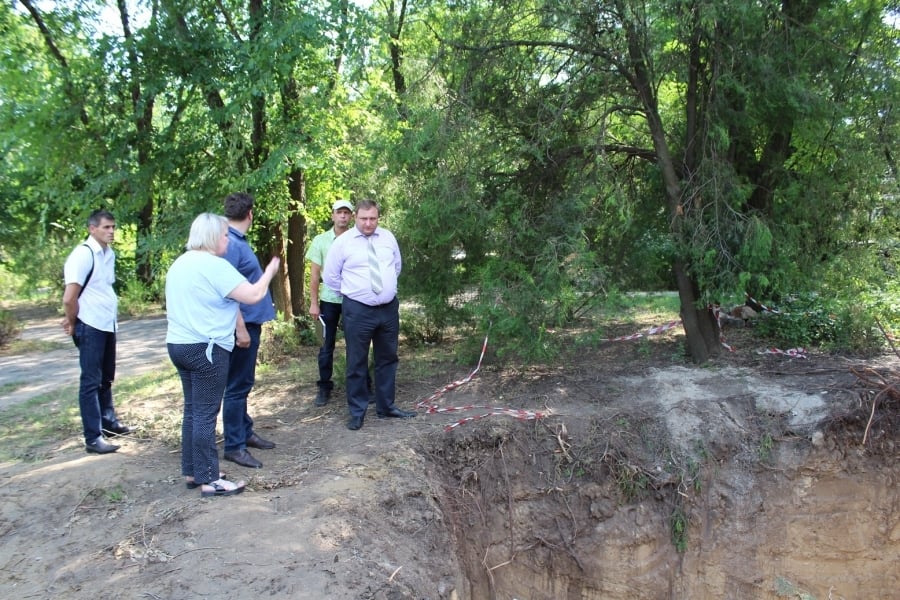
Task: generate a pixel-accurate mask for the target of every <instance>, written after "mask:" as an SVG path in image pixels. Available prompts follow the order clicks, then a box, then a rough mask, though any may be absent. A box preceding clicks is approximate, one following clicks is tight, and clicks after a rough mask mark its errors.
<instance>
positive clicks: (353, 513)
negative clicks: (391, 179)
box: [0, 330, 900, 600]
mask: <svg viewBox="0 0 900 600" xmlns="http://www.w3.org/2000/svg"><path fill="white" fill-rule="evenodd" d="M630 332H631V331H625V330H623V331H621V332H615V333H616V334H619V333H622V334H624V333H630ZM729 341H730V342H731V343H732V344H733V345H735V346H736V347H737V348H738V350H737V352H735V353H734V354H728V355H725V356H723V357H722V358H720V359H718V360H716V361H714V362H713V363H712V364H710V365H707V366H704V367H701V368H697V367H693V366H691V365H689V364H687V363H685V362H684V361H683V359H682V358H681V356H680V355H681V352H680V347H681V336H680V333H679V332H678V331H677V330H676V331H673V332H670V333H668V334H665V335H662V336H658V337H656V338H653V339H650V340H638V341H632V342H617V343H605V344H599V345H597V346H595V347H583V348H577V349H573V351H572V352H571V354H570V355H569V356H567V357H565V359H564V360H562V361H560V362H559V364H554V365H546V366H543V367H530V368H520V367H515V366H512V365H502V366H501V365H499V364H497V362H496V359H495V358H494V357H493V356H492V355H491V353H490V352H489V353H488V356H487V357H486V359H485V363H484V366H483V368H482V369H481V371H480V372H479V373H478V374H477V376H476V377H474V378H473V379H472V381H471V382H469V383H467V384H465V385H462V386H460V387H459V388H457V389H455V390H453V391H449V392H447V393H445V394H443V395H441V396H440V397H439V398H437V399H436V400H435V401H434V402H433V404H434V405H435V406H437V407H440V408H443V409H447V408H453V407H462V406H471V405H476V406H479V407H500V408H510V409H522V410H524V411H531V412H525V413H522V415H520V416H534V415H535V414H536V413H538V412H539V413H541V414H542V415H545V416H543V418H540V419H536V420H521V419H518V418H515V417H513V416H510V415H509V414H503V415H493V416H487V417H484V418H478V419H475V420H471V421H467V422H462V423H461V420H463V419H465V418H469V417H480V416H482V415H485V414H486V413H489V412H492V410H493V409H490V408H477V409H469V410H460V411H453V410H451V411H446V412H435V413H431V414H425V411H423V410H422V409H421V407H420V415H419V416H418V417H417V418H415V419H412V420H408V421H395V420H385V421H381V420H378V419H375V418H374V414H370V415H369V418H367V420H366V422H365V425H364V427H363V428H362V429H361V430H360V431H357V432H353V431H348V430H347V429H346V428H345V427H344V421H345V406H344V405H343V403H342V402H341V401H340V397H341V393H340V392H341V391H342V389H339V390H336V393H335V398H336V399H335V400H334V401H332V403H331V404H330V405H329V406H327V407H325V408H324V409H320V408H316V407H314V406H313V404H312V399H313V396H314V393H315V389H314V384H313V381H314V378H315V375H314V373H315V367H314V356H315V349H314V348H307V349H304V350H303V352H302V355H301V356H299V357H296V358H294V359H291V360H290V361H284V362H282V363H280V364H277V365H267V366H264V367H262V368H261V369H260V376H259V381H258V385H257V389H256V391H255V392H254V394H253V395H252V396H251V407H252V414H253V416H254V418H255V420H256V424H257V430H258V431H259V433H260V434H261V435H263V436H264V437H266V438H269V439H272V440H274V441H276V442H277V444H278V447H277V448H276V449H275V450H271V451H253V452H254V455H255V456H257V457H258V458H259V459H260V460H262V462H263V463H264V468H262V469H260V470H255V471H254V470H248V469H244V468H241V467H238V466H237V465H234V464H232V463H228V462H223V463H222V466H223V468H224V469H225V470H226V471H227V473H228V475H229V477H230V478H234V479H246V480H247V481H248V489H247V491H246V492H245V493H244V494H242V495H240V496H237V497H229V498H212V499H201V498H200V495H199V492H198V491H197V490H187V489H185V486H184V484H183V482H182V479H181V477H180V476H179V457H178V439H177V438H176V437H175V435H177V431H178V430H177V420H178V418H180V403H181V396H180V390H179V389H178V387H177V383H176V381H175V379H174V378H173V377H171V376H170V375H171V374H168V375H167V376H165V377H163V376H161V377H160V378H159V381H158V383H156V384H154V387H153V389H152V390H151V392H149V393H146V394H144V396H143V397H142V398H140V399H139V400H136V401H133V402H130V403H128V404H126V405H124V406H121V407H120V416H121V417H122V419H123V421H126V422H128V423H130V424H135V425H138V426H140V427H141V431H140V433H139V434H138V435H136V436H133V437H131V438H129V439H126V440H124V441H123V442H122V446H123V447H122V449H121V450H120V451H119V452H118V453H117V454H114V455H110V456H93V455H87V454H86V453H85V452H84V451H83V449H82V446H81V440H80V436H79V435H77V433H72V430H69V431H68V432H67V433H66V434H65V437H63V438H61V439H57V440H55V441H54V442H53V443H51V444H49V445H47V446H44V447H41V448H39V449H37V450H36V451H31V452H29V453H28V456H23V458H22V459H20V460H12V461H8V462H5V463H2V464H0V472H2V480H0V493H2V498H3V503H2V505H0V539H2V541H3V543H2V545H0V596H2V597H4V598H22V599H26V598H73V599H78V598H84V599H87V598H93V597H95V596H103V597H111V598H123V599H131V598H134V599H138V598H158V599H167V600H177V599H182V598H183V599H187V598H198V597H200V598H203V597H210V598H229V599H233V600H245V599H247V600H249V599H251V598H253V599H257V598H261V597H272V598H300V599H334V600H343V599H347V600H350V599H385V600H386V599H420V600H422V599H429V600H438V599H450V598H455V599H460V600H465V599H473V600H483V599H487V598H503V599H510V598H518V599H519V600H526V599H529V600H542V599H548V600H549V599H572V600H574V599H575V598H578V599H595V598H596V599H599V598H724V597H728V598H775V597H794V598H827V597H831V598H840V597H844V598H861V597H870V598H871V597H884V598H887V597H891V594H892V593H895V592H896V590H897V589H900V581H898V575H897V573H896V564H898V562H897V561H898V560H900V525H898V515H900V500H898V498H897V482H898V467H897V461H896V458H897V450H896V444H895V442H896V440H897V429H896V421H890V419H891V418H895V417H896V403H893V404H892V403H891V402H885V403H884V404H885V405H886V406H887V409H888V412H887V413H885V412H882V411H876V412H875V413H873V414H874V415H875V418H873V420H872V423H869V416H870V410H869V409H870V407H871V399H872V393H871V392H867V391H866V390H864V389H862V388H861V387H860V385H859V381H858V378H857V377H855V376H854V375H853V374H852V373H851V372H850V368H851V367H856V368H863V367H865V366H868V367H873V368H875V369H878V370H879V371H878V372H881V373H885V372H887V373H890V372H892V371H891V370H892V369H896V368H897V366H898V361H897V360H896V357H894V356H892V355H885V356H882V357H879V358H877V359H869V360H862V359H859V360H854V359H848V358H844V357H836V356H826V355H817V354H815V353H813V354H811V355H810V357H809V358H808V359H806V360H802V359H791V358H787V357H783V356H773V355H761V354H757V353H756V349H757V348H758V346H759V344H758V342H755V341H753V339H752V337H751V336H750V334H749V332H745V331H735V332H733V333H732V334H731V337H730V339H729ZM440 353H441V350H440V348H438V349H431V350H430V351H429V352H428V353H426V352H423V351H422V350H421V349H412V348H407V347H404V348H402V349H401V371H400V379H401V380H400V383H399V388H398V404H399V405H400V406H402V407H403V408H407V409H409V408H413V407H414V406H416V405H419V404H420V403H422V401H423V400H424V399H426V398H427V397H428V396H429V395H431V394H432V392H434V391H436V390H438V389H440V388H441V387H443V386H444V385H446V384H448V383H450V382H452V381H455V380H459V379H461V378H462V377H463V376H465V375H466V374H467V372H468V371H469V370H470V369H471V366H468V367H466V366H455V365H452V364H451V363H450V362H449V361H447V360H445V358H446V357H441V356H440ZM411 356H418V357H419V359H420V360H419V362H418V363H417V364H418V366H414V365H413V364H412V363H413V361H412V360H411V359H410V357H411ZM427 356H431V360H429V359H428V358H427ZM404 357H406V360H404ZM890 410H893V411H894V412H893V413H891V412H889V411H890ZM892 415H893V416H892ZM455 424H458V426H455V427H451V428H450V429H449V430H448V426H453V425H455ZM173 432H174V434H173ZM864 432H867V433H868V438H867V446H862V444H861V440H862V436H863V434H864ZM17 439H18V440H19V442H21V439H22V438H17ZM10 443H16V441H15V440H10V439H9V436H8V438H7V439H5V440H0V444H7V445H8V444H10ZM9 450H10V449H9V448H7V451H9ZM811 515H812V516H815V515H818V516H819V517H821V518H820V519H818V520H810V519H809V517H810V516H811ZM804 594H805V595H804ZM894 597H896V596H894Z"/></svg>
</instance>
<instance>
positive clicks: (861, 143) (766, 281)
mask: <svg viewBox="0 0 900 600" xmlns="http://www.w3.org/2000/svg"><path fill="white" fill-rule="evenodd" d="M738 4H739V5H735V3H733V2H727V1H725V0H655V1H650V0H647V1H638V0H631V1H626V0H615V1H611V2H596V1H586V0H574V1H571V2H555V1H549V0H503V1H501V2H496V1H487V0H484V1H482V0H474V1H466V2H457V1H441V0H434V1H429V0H423V1H417V2H409V1H408V0H375V1H374V2H372V3H371V4H369V3H357V2H354V1H351V0H331V1H329V0H313V1H312V2H306V3H301V4H298V3H292V2H286V1H284V0H247V1H245V2H240V1H237V0H217V1H216V2H209V1H205V0H204V1H200V2H196V3H184V2H176V1H174V0H130V1H126V0H119V1H118V2H116V3H109V2H101V1H99V0H97V1H94V2H91V1H78V2H76V1H71V2H66V1H59V2H54V3H45V2H36V1H32V0H19V2H18V3H17V4H15V5H10V4H9V3H7V4H6V5H4V6H2V7H0V29H2V32H3V39H4V41H5V44H4V48H3V49H2V50H0V123H2V125H0V148H2V152H3V157H4V161H3V167H2V170H0V180H2V183H3V185H2V188H0V189H2V192H0V193H2V194H3V198H2V202H0V233H2V234H3V235H2V238H0V260H2V261H3V265H4V266H5V268H6V269H7V270H8V271H10V272H13V273H15V274H17V275H18V276H20V277H21V278H22V280H23V281H24V282H27V286H30V287H36V286H38V285H43V284H45V283H46V282H47V281H53V279H54V278H55V277H56V276H57V275H58V271H59V265H60V264H61V262H62V257H63V255H64V254H65V253H66V252H67V251H68V249H69V246H70V245H71V244H72V243H74V240H75V239H76V238H77V237H79V236H81V235H83V226H82V222H83V220H84V217H85V216H86V215H87V213H88V212H89V211H90V210H91V209H92V208H95V207H97V206H98V205H104V206H106V207H108V208H110V209H112V210H113V211H114V212H115V214H116V215H117V216H118V219H119V223H120V225H121V226H122V230H123V237H124V240H123V242H124V243H122V244H120V246H121V249H120V255H122V257H123V262H122V266H120V272H121V275H122V277H121V278H122V279H123V280H124V287H126V288H128V289H130V290H131V292H132V293H140V294H142V295H146V296H147V297H153V296H154V295H158V294H159V292H160V289H161V287H160V285H161V280H162V278H161V277H160V274H161V273H163V272H164V271H165V269H166V268H167V266H168V264H170V262H171V260H172V259H173V257H174V255H175V254H177V252H179V251H180V246H181V244H182V243H183V240H184V238H185V237H186V232H187V227H188V224H189V223H190V221H191V220H192V219H193V217H194V216H195V215H196V214H197V213H199V212H201V211H204V210H219V209H220V205H221V199H222V198H223V197H224V196H225V195H226V194H228V193H229V192H231V191H234V190H238V189H242V190H249V191H251V192H253V193H254V194H255V195H256V197H257V199H258V204H259V206H258V209H257V212H256V214H257V221H256V227H255V229H254V231H253V232H252V233H253V235H254V236H255V241H256V246H257V248H258V249H259V251H260V253H261V254H273V253H277V254H280V255H282V256H284V257H285V261H284V272H283V273H282V277H280V278H278V281H277V283H276V284H275V288H274V289H275V292H276V303H277V305H278V308H279V310H280V311H281V312H282V314H283V315H284V317H285V318H287V319H290V318H292V317H294V316H297V315H300V314H302V313H303V312H304V310H305V306H304V303H305V294H304V286H305V283H304V282H305V278H304V272H305V271H304V264H303V255H304V253H305V245H306V241H307V240H308V239H309V236H311V235H313V234H315V233H317V231H318V229H319V228H321V227H323V226H327V220H328V212H329V211H328V207H329V206H330V204H331V202H332V201H333V200H334V199H335V198H336V197H339V196H349V197H352V198H355V199H359V198H362V197H367V196H368V197H374V198H375V199H377V200H379V201H381V202H382V203H383V205H384V206H385V209H386V214H385V217H386V219H385V220H386V223H385V224H386V225H388V226H389V227H391V228H392V229H393V230H394V231H395V233H397V235H398V238H399V239H400V241H401V245H402V247H403V250H404V255H405V272H404V276H403V280H402V286H403V290H402V292H403V293H404V294H405V295H408V296H409V297H410V298H415V299H417V300H418V301H419V302H420V304H421V305H422V306H423V307H424V310H425V315H426V322H427V326H426V329H428V331H429V332H430V333H431V334H433V335H439V334H440V332H441V331H442V330H443V329H444V328H445V327H446V326H448V325H450V324H452V323H470V324H474V325H476V326H485V324H486V323H488V322H490V323H492V324H493V328H494V331H495V336H496V337H497V338H499V340H498V341H499V343H501V344H507V345H508V346H509V347H517V348H519V349H528V350H529V351H532V352H538V353H540V352H548V353H549V352H552V351H553V342H552V335H551V332H552V330H553V329H554V328H555V327H558V326H561V325H565V324H567V323H571V322H572V321H573V320H574V319H577V318H578V317H579V316H580V315H581V314H582V313H583V312H584V311H586V310H587V309H589V308H592V307H595V306H597V305H598V304H599V303H602V302H604V301H605V300H606V299H607V298H609V297H610V295H611V294H614V293H615V292H616V291H617V290H623V289H624V290H627V289H675V290H678V292H679V295H680V298H681V304H682V318H683V320H684V325H685V331H686V333H687V338H688V346H689V351H690V354H691V356H692V357H693V358H694V359H695V360H697V361H702V360H705V359H706V358H708V357H709V356H710V355H712V354H714V353H715V352H716V351H717V350H718V347H719V345H718V340H717V334H716V324H715V322H714V319H713V317H712V314H711V313H710V311H709V310H708V309H707V307H708V305H709V304H710V303H712V302H715V301H719V300H725V299H728V298H735V297H740V296H741V295H742V294H743V293H745V292H746V293H750V294H753V295H755V296H759V297H764V298H774V299H778V298H780V297H784V296H785V295H787V294H791V293H798V292H801V291H819V292H824V293H831V294H839V293H854V294H859V295H860V297H863V296H865V297H879V294H881V297H883V296H884V294H888V295H890V294H895V293H896V290H897V270H896V269H897V262H898V261H897V253H898V250H900V248H898V238H900V231H898V223H900V215H898V207H897V198H898V193H900V174H898V169H897V162H896V156H895V154H896V151H895V149H894V148H895V145H896V144H895V141H896V140H897V133H898V125H897V118H896V108H895V107H896V105H897V101H898V99H900V90H898V84H897V78H896V76H895V72H896V70H897V67H898V50H900V48H898V41H900V36H898V28H897V27H898V26H897V21H896V19H897V10H898V6H897V5H896V2H891V1H887V0H827V1H824V2H823V1H821V0H782V1H780V2H774V1H769V0H762V1H758V2H746V3H743V4H740V3H738ZM896 310H900V308H897V309H896Z"/></svg>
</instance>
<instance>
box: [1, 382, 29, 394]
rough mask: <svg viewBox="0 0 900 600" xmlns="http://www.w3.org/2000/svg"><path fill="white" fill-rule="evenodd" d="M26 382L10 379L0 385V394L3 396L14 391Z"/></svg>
mask: <svg viewBox="0 0 900 600" xmlns="http://www.w3.org/2000/svg"><path fill="white" fill-rule="evenodd" d="M27 383H28V382H27V381H11V382H9V383H4V384H3V385H0V396H5V395H6V394H9V393H10V392H14V391H16V390H17V389H19V388H20V387H22V386H23V385H26V384H27Z"/></svg>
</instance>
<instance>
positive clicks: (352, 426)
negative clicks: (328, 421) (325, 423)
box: [347, 417, 363, 431]
mask: <svg viewBox="0 0 900 600" xmlns="http://www.w3.org/2000/svg"><path fill="white" fill-rule="evenodd" d="M362 424H363V418H362V417H350V419H349V420H348V421H347V429H349V430H350V431H356V430H357V429H359V428H360V427H362Z"/></svg>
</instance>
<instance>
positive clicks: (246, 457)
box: [222, 448, 262, 469]
mask: <svg viewBox="0 0 900 600" xmlns="http://www.w3.org/2000/svg"><path fill="white" fill-rule="evenodd" d="M222 456H223V457H224V458H225V460H230V461H231V462H233V463H237V464H239V465H241V466H242V467H249V468H251V469H259V468H260V467H262V463H261V462H259V461H258V460H256V459H255V458H253V455H252V454H250V453H249V452H247V450H246V448H245V449H243V450H235V451H234V452H226V453H225V454H223V455H222Z"/></svg>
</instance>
